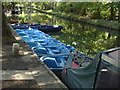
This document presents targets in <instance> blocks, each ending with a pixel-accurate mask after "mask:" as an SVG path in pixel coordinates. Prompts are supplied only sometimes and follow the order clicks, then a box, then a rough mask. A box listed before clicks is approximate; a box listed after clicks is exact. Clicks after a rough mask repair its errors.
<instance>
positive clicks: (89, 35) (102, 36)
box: [18, 12, 119, 57]
mask: <svg viewBox="0 0 120 90" xmlns="http://www.w3.org/2000/svg"><path fill="white" fill-rule="evenodd" d="M18 19H19V21H20V22H26V21H33V22H36V23H48V24H50V25H61V26H64V28H63V29H62V30H61V32H57V33H48V34H49V35H50V36H52V37H54V38H56V39H57V40H60V41H61V42H63V43H65V44H67V45H71V46H73V47H75V48H76V49H77V50H78V51H81V52H82V53H83V54H86V55H89V56H92V57H94V56H95V55H96V53H97V52H99V51H101V50H107V49H110V48H114V47H117V46H118V45H117V44H118V42H117V40H118V38H119V37H118V32H117V31H115V30H111V29H106V28H102V27H95V26H91V25H88V24H83V23H80V22H75V21H71V20H67V19H63V18H58V17H55V16H52V15H47V14H42V13H39V12H33V13H28V12H26V13H24V14H21V15H19V18H18Z"/></svg>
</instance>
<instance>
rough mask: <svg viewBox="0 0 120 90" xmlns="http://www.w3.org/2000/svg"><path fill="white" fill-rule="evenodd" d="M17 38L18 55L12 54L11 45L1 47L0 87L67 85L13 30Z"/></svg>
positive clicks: (63, 86)
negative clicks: (0, 84) (0, 81)
mask: <svg viewBox="0 0 120 90" xmlns="http://www.w3.org/2000/svg"><path fill="white" fill-rule="evenodd" d="M13 34H14V36H15V38H16V39H18V41H19V44H20V47H22V48H23V49H21V50H20V51H19V53H20V55H18V56H14V55H13V54H12V45H3V48H2V70H1V71H2V88H22V89H24V88H25V89H26V88H28V89H30V88H31V89H32V90H34V89H38V88H53V89H55V88H60V89H65V88H66V89H67V87H66V86H65V85H64V84H63V83H62V82H61V81H60V80H59V78H58V77H57V76H56V75H55V74H54V73H53V72H52V71H51V70H50V69H49V68H48V67H47V66H46V65H45V64H44V63H42V62H41V61H40V60H39V58H38V57H37V56H36V55H35V54H34V53H33V52H32V51H31V49H30V48H29V47H28V46H27V45H26V44H25V42H24V41H22V40H21V38H20V37H18V36H17V34H16V33H15V32H13Z"/></svg>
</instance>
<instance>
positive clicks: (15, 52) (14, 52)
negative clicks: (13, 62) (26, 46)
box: [12, 43, 20, 56]
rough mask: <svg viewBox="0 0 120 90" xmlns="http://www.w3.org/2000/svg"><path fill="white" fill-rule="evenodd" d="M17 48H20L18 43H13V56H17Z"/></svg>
mask: <svg viewBox="0 0 120 90" xmlns="http://www.w3.org/2000/svg"><path fill="white" fill-rule="evenodd" d="M19 47H20V46H19V44H18V43H13V46H12V52H13V55H15V56H18V55H19Z"/></svg>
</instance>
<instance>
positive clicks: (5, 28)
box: [2, 10, 16, 44]
mask: <svg viewBox="0 0 120 90" xmlns="http://www.w3.org/2000/svg"><path fill="white" fill-rule="evenodd" d="M2 42H3V44H4V43H6V44H11V43H13V42H16V40H15V38H14V36H13V34H12V32H11V28H10V26H9V25H8V23H7V18H6V16H5V14H4V11H3V10H2Z"/></svg>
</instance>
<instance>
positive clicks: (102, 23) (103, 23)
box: [33, 9, 120, 30]
mask: <svg viewBox="0 0 120 90" xmlns="http://www.w3.org/2000/svg"><path fill="white" fill-rule="evenodd" d="M33 10H36V11H38V12H40V13H45V14H49V15H55V16H57V17H60V18H64V19H68V20H74V21H77V22H81V23H85V24H89V25H94V26H99V27H104V28H108V29H113V30H118V28H119V26H120V24H119V23H118V21H112V20H111V21H108V20H103V19H90V18H85V17H82V16H78V15H74V14H71V13H70V14H66V13H62V12H54V11H44V10H39V9H33Z"/></svg>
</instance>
